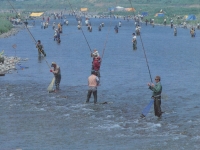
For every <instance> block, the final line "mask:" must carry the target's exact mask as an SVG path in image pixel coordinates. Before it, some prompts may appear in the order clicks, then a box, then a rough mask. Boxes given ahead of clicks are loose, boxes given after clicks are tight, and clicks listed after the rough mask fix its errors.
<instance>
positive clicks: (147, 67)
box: [129, 0, 153, 83]
mask: <svg viewBox="0 0 200 150" xmlns="http://www.w3.org/2000/svg"><path fill="white" fill-rule="evenodd" d="M129 2H130V4H131V8H132V11H133V10H134V8H133V5H132V2H131V0H129ZM133 15H134V16H135V13H134V11H133ZM140 40H141V43H142V48H143V51H144V56H145V59H146V64H147V68H148V71H149V76H150V79H151V82H152V83H153V80H152V77H151V71H150V68H149V63H148V60H147V56H146V51H145V49H144V44H143V41H142V36H141V33H140Z"/></svg>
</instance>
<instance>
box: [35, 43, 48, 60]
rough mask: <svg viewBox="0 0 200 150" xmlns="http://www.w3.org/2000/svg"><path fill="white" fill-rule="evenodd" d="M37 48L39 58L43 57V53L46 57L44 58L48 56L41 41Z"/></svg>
mask: <svg viewBox="0 0 200 150" xmlns="http://www.w3.org/2000/svg"><path fill="white" fill-rule="evenodd" d="M36 48H37V49H38V56H41V53H42V54H43V55H44V57H45V56H46V53H45V51H44V49H43V48H44V47H43V45H42V44H41V41H40V40H38V43H37V45H36Z"/></svg>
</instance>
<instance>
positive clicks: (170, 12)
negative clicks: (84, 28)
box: [0, 0, 200, 25]
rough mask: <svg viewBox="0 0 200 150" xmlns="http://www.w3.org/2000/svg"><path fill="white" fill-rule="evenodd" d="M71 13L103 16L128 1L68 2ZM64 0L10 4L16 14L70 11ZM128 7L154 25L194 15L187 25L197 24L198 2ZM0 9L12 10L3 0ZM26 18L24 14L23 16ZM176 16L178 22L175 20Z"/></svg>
mask: <svg viewBox="0 0 200 150" xmlns="http://www.w3.org/2000/svg"><path fill="white" fill-rule="evenodd" d="M69 1H70V4H71V6H72V8H73V10H77V11H78V10H80V8H81V7H87V8H88V10H89V12H96V13H99V14H106V13H109V12H108V8H109V7H116V6H122V7H131V4H130V1H129V0H125V1H120V0H115V1H114V0H88V1H86V0H69ZM69 1H68V0H59V1H58V0H37V1H32V0H31V1H12V5H13V6H14V7H15V9H17V11H18V12H19V11H20V12H21V15H22V14H24V13H23V12H26V11H44V12H46V11H48V12H50V11H54V10H59V11H63V12H65V9H66V11H71V7H70V4H69ZM131 3H132V6H133V7H134V8H135V9H136V12H135V14H138V13H139V14H140V13H141V12H148V14H149V15H148V16H147V17H145V19H148V20H149V19H150V18H151V19H154V21H155V23H156V24H162V23H163V20H164V18H166V19H167V23H168V24H169V23H170V19H171V18H173V20H174V24H176V25H180V24H181V23H183V22H184V21H185V18H184V17H185V15H189V14H194V15H196V17H197V20H196V21H187V23H188V24H192V25H196V24H197V22H200V3H199V0H192V1H191V0H181V1H180V0H131ZM0 8H2V10H7V11H10V10H12V7H11V6H10V5H9V4H8V2H7V1H5V0H4V1H2V2H1V5H0ZM161 9H162V10H163V11H164V14H165V16H164V17H155V14H156V13H158V12H159V11H160V10H161ZM113 14H114V15H125V16H127V15H130V16H133V13H132V12H114V13H113ZM24 15H27V14H24ZM178 16H179V17H180V19H177V18H178Z"/></svg>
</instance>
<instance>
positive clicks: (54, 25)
mask: <svg viewBox="0 0 200 150" xmlns="http://www.w3.org/2000/svg"><path fill="white" fill-rule="evenodd" d="M55 27H56V23H55V22H53V27H52V28H53V30H54V29H55Z"/></svg>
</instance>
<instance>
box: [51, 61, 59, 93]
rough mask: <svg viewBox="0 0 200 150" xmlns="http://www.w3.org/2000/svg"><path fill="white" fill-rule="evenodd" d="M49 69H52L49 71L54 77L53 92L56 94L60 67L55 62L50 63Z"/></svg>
mask: <svg viewBox="0 0 200 150" xmlns="http://www.w3.org/2000/svg"><path fill="white" fill-rule="evenodd" d="M51 67H53V69H52V70H50V72H52V73H53V74H54V76H55V85H56V89H55V92H57V91H58V90H59V85H60V81H61V71H60V67H59V66H58V65H57V64H56V63H55V62H52V64H51Z"/></svg>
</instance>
